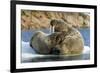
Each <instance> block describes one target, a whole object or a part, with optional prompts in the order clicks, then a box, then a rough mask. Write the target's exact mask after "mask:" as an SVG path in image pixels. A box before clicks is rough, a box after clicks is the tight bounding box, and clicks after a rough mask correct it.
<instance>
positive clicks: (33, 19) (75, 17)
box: [21, 10, 90, 30]
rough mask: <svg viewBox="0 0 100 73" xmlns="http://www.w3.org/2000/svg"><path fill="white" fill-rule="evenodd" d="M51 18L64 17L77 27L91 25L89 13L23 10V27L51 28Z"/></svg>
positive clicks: (24, 28)
mask: <svg viewBox="0 0 100 73" xmlns="http://www.w3.org/2000/svg"><path fill="white" fill-rule="evenodd" d="M51 19H62V20H64V21H65V22H66V23H69V24H71V25H72V26H73V27H76V28H83V27H89V26H90V16H89V13H80V12H50V11H49V12H48V11H33V10H22V11H21V29H22V30H29V29H41V28H49V26H50V24H49V23H50V20H51Z"/></svg>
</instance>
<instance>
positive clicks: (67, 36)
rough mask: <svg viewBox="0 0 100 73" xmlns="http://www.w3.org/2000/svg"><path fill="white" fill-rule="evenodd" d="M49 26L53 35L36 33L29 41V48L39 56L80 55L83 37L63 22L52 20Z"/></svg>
mask: <svg viewBox="0 0 100 73" xmlns="http://www.w3.org/2000/svg"><path fill="white" fill-rule="evenodd" d="M50 25H51V26H52V27H54V33H52V34H50V35H47V34H45V33H43V32H41V31H39V32H37V33H36V34H35V35H34V36H33V37H32V39H31V43H30V44H31V47H34V49H35V50H36V52H38V53H39V54H54V55H69V56H72V55H80V54H82V51H83V48H84V41H83V37H82V35H81V34H80V32H79V31H78V30H77V29H75V28H74V27H72V26H71V25H70V24H67V23H66V22H64V21H63V20H59V19H53V20H51V21H50Z"/></svg>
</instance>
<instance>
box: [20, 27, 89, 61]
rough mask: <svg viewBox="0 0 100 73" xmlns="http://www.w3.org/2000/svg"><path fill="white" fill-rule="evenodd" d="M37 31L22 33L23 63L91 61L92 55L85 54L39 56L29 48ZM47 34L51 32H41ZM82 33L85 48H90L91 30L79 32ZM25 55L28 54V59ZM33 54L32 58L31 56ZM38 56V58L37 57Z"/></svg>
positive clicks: (86, 29)
mask: <svg viewBox="0 0 100 73" xmlns="http://www.w3.org/2000/svg"><path fill="white" fill-rule="evenodd" d="M35 31H36V30H28V31H22V34H21V37H22V41H23V42H24V43H22V55H23V56H22V62H47V61H64V60H66V61H69V60H88V59H90V54H89V52H88V53H85V54H82V55H79V56H45V55H44V56H42V57H41V55H39V54H36V53H35V51H34V49H32V48H31V47H30V46H29V41H30V39H31V37H32V36H33V35H34V32H35ZM41 31H43V32H45V33H49V30H48V29H47V30H41ZM79 31H80V33H81V34H82V36H83V38H84V45H85V46H88V47H89V46H90V29H89V28H84V29H80V30H79ZM26 42H28V43H27V44H26ZM24 54H28V55H27V57H26V55H24ZM30 54H31V56H30ZM37 55H38V56H37Z"/></svg>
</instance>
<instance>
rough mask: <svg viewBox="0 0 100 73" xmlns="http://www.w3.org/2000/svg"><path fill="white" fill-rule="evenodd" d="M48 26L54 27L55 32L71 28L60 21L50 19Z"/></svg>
mask: <svg viewBox="0 0 100 73" xmlns="http://www.w3.org/2000/svg"><path fill="white" fill-rule="evenodd" d="M50 25H51V26H52V27H54V31H55V32H61V31H68V30H69V29H70V28H72V27H71V25H69V24H67V23H66V22H65V21H63V20H61V19H52V20H51V22H50Z"/></svg>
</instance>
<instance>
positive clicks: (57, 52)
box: [50, 47, 60, 55]
mask: <svg viewBox="0 0 100 73" xmlns="http://www.w3.org/2000/svg"><path fill="white" fill-rule="evenodd" d="M50 54H54V55H59V54H60V50H59V49H58V48H56V47H54V48H51V51H50Z"/></svg>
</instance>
